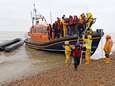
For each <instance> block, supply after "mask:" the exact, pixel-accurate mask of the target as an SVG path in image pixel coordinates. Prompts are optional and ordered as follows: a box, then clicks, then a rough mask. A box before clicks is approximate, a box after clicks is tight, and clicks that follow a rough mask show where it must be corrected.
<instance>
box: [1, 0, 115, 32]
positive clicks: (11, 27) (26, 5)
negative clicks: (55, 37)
mask: <svg viewBox="0 0 115 86" xmlns="http://www.w3.org/2000/svg"><path fill="white" fill-rule="evenodd" d="M33 2H34V0H0V31H3V30H4V31H28V30H29V28H30V26H31V16H30V12H31V10H32V8H33ZM35 2H36V7H37V9H38V11H39V13H41V14H43V15H44V16H45V17H46V20H47V21H48V22H50V11H51V13H52V20H53V21H54V20H55V19H56V17H57V16H58V17H61V16H62V15H63V14H65V15H66V16H69V15H78V16H79V15H80V14H81V13H83V12H84V13H87V12H92V13H93V15H94V17H95V18H97V21H96V23H95V24H94V25H93V29H97V28H102V29H104V31H105V32H115V26H114V22H115V17H114V15H115V0H35Z"/></svg>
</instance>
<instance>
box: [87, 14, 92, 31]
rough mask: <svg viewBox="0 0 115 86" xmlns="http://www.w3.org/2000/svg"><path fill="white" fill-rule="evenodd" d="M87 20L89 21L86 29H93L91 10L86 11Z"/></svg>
mask: <svg viewBox="0 0 115 86" xmlns="http://www.w3.org/2000/svg"><path fill="white" fill-rule="evenodd" d="M86 21H87V24H86V29H91V26H92V24H93V15H92V13H91V12H89V13H86Z"/></svg>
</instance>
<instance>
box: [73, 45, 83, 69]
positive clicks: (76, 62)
mask: <svg viewBox="0 0 115 86" xmlns="http://www.w3.org/2000/svg"><path fill="white" fill-rule="evenodd" d="M80 57H81V48H80V45H79V44H76V45H75V48H74V50H73V60H74V68H75V70H77V67H78V66H79V63H80Z"/></svg>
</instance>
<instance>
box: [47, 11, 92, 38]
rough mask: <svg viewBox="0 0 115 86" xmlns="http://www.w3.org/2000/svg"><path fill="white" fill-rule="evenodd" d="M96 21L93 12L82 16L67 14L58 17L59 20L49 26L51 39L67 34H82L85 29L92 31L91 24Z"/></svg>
mask: <svg viewBox="0 0 115 86" xmlns="http://www.w3.org/2000/svg"><path fill="white" fill-rule="evenodd" d="M93 22H94V18H93V15H92V13H90V12H89V13H86V15H85V13H82V14H81V15H80V17H78V16H76V15H75V16H71V15H70V16H69V18H66V16H65V15H63V16H62V18H59V17H57V20H56V21H55V22H54V23H53V24H52V25H51V24H49V26H48V29H47V30H48V37H49V39H55V38H60V37H66V36H76V35H79V36H81V35H82V34H83V33H84V32H85V31H87V30H89V31H91V26H92V24H93Z"/></svg>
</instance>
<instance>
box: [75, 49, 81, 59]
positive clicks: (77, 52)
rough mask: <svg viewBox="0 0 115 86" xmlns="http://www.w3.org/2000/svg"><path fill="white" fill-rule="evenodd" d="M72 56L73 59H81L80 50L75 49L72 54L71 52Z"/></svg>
mask: <svg viewBox="0 0 115 86" xmlns="http://www.w3.org/2000/svg"><path fill="white" fill-rule="evenodd" d="M73 55H74V56H75V57H81V50H80V49H79V50H78V49H77V48H76V49H75V50H74V52H73Z"/></svg>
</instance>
